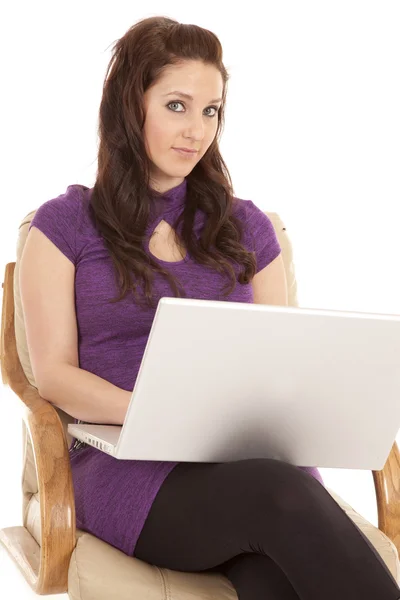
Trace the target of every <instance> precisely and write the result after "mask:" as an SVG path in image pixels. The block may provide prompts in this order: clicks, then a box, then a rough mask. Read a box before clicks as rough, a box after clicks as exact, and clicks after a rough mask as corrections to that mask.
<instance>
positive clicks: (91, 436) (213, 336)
mask: <svg viewBox="0 0 400 600" xmlns="http://www.w3.org/2000/svg"><path fill="white" fill-rule="evenodd" d="M399 429H400V316H398V315H385V314H368V313H357V312H345V311H333V310H320V309H305V308H295V307H282V306H270V305H260V304H247V303H242V302H225V301H211V300H196V299H186V298H169V297H164V298H161V300H160V301H159V303H158V307H157V310H156V314H155V317H154V320H153V324H152V328H151V331H150V335H149V338H148V342H147V345H146V348H145V352H144V355H143V359H142V363H141V366H140V369H139V373H138V376H137V379H136V383H135V387H134V390H133V392H132V397H131V401H130V404H129V407H128V410H127V414H126V418H125V421H124V424H123V426H115V425H84V424H76V425H69V426H68V430H69V433H70V434H71V435H73V436H74V437H76V438H78V439H79V440H82V441H84V442H86V443H87V444H91V445H92V446H95V447H96V448H98V449H99V451H103V452H107V453H109V454H111V455H112V456H114V457H115V458H118V459H132V460H154V461H157V460H161V461H178V462H205V463H207V462H229V461H234V460H241V459H247V458H275V459H278V460H283V461H286V462H289V463H291V464H294V465H297V466H310V467H311V466H314V467H332V468H347V469H368V470H380V469H382V468H383V466H384V464H385V462H386V459H387V457H388V455H389V453H390V450H391V447H392V445H393V443H394V441H395V439H396V435H397V433H398V431H399Z"/></svg>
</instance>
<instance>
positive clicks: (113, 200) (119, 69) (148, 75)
mask: <svg viewBox="0 0 400 600" xmlns="http://www.w3.org/2000/svg"><path fill="white" fill-rule="evenodd" d="M185 60H201V61H203V62H204V63H205V64H210V65H214V66H215V67H216V68H217V69H218V70H219V71H220V73H221V76H222V80H223V100H222V104H221V108H220V111H219V117H218V119H219V120H218V129H217V134H216V136H215V138H214V141H213V142H212V144H211V145H210V147H209V148H208V151H207V152H206V153H205V154H204V156H203V157H202V159H201V160H200V161H199V162H198V163H197V164H196V165H195V167H194V168H193V170H192V171H191V172H190V174H189V175H187V177H186V181H187V189H186V199H185V206H184V209H183V211H182V213H181V215H180V216H179V218H178V219H177V220H176V222H175V225H174V230H175V239H176V242H177V244H178V245H180V246H182V242H183V244H184V247H185V248H186V249H187V250H188V252H189V253H190V255H191V257H192V258H193V260H194V261H195V262H197V263H199V264H203V265H208V266H210V267H212V268H214V269H216V270H217V271H218V272H220V273H223V272H224V271H225V272H227V273H228V274H229V275H230V277H231V281H232V285H231V286H230V288H229V289H228V290H227V291H226V292H225V293H226V295H228V294H230V293H231V292H232V291H233V290H234V288H235V286H236V281H239V283H241V284H246V283H249V282H250V281H251V279H252V278H253V276H254V274H255V271H256V258H255V254H254V252H248V251H247V250H246V249H245V248H244V247H243V246H242V245H241V240H242V234H243V228H242V223H241V221H240V220H239V219H238V218H236V217H235V216H234V215H233V214H232V213H233V211H232V208H233V205H234V200H235V198H234V195H233V187H232V181H231V177H230V175H229V172H228V169H227V167H226V165H225V163H224V161H223V159H222V156H221V154H220V152H219V147H218V138H219V136H220V133H221V130H222V128H223V125H224V108H225V103H226V92H227V82H228V79H229V75H228V72H227V70H226V69H225V67H224V65H223V62H222V47H221V43H220V41H219V40H218V38H217V37H216V35H215V34H214V33H212V32H211V31H208V30H207V29H203V28H201V27H199V26H197V25H191V24H181V23H179V22H177V21H175V20H173V19H170V18H167V17H151V18H147V19H143V20H141V21H139V22H137V23H136V24H135V25H133V26H132V27H131V28H130V29H129V30H128V31H127V32H126V34H125V35H124V36H123V37H122V38H121V39H119V40H118V41H117V42H116V43H115V45H114V52H113V55H112V58H111V60H110V63H109V65H108V68H107V72H106V77H105V81H104V85H103V95H102V100H101V104H100V110H99V126H98V135H99V138H100V144H99V151H98V169H97V176H96V182H95V185H94V187H93V191H92V195H91V201H90V212H91V216H92V219H93V221H94V223H95V226H96V228H97V230H98V231H99V232H100V234H101V236H102V237H103V239H104V243H105V245H106V247H107V249H108V251H109V253H110V255H111V258H112V261H113V264H114V267H115V275H116V281H117V283H118V284H119V287H120V292H121V293H120V296H119V297H118V298H115V299H113V300H111V302H112V303H113V302H119V301H120V300H122V299H123V298H124V297H125V296H126V294H127V293H128V291H129V290H132V291H133V293H134V295H135V297H136V299H138V298H137V296H136V284H135V280H139V279H142V281H143V282H144V284H145V297H146V298H147V304H148V305H149V306H152V307H154V306H155V304H154V299H153V298H152V285H151V284H152V282H153V278H154V272H159V273H161V274H162V275H163V276H164V277H166V278H167V279H168V281H169V282H170V284H171V286H172V288H173V290H174V293H175V294H176V295H178V296H181V293H180V291H179V289H178V287H177V285H176V282H175V279H174V278H173V277H172V275H171V274H170V273H169V272H168V271H167V270H164V269H163V268H162V267H161V266H160V265H159V264H158V263H157V262H155V261H154V260H153V258H152V257H151V256H149V255H148V254H147V253H146V252H145V250H144V245H143V243H144V241H145V237H146V236H145V230H146V227H147V225H148V219H149V216H150V209H151V204H150V203H151V196H153V197H154V191H153V190H151V188H150V187H149V182H150V165H151V162H150V160H149V158H148V156H147V152H146V150H145V142H144V140H143V134H142V128H143V125H144V121H145V114H144V109H143V94H144V93H145V91H146V90H147V89H148V88H149V87H150V86H151V85H152V84H154V83H155V82H156V81H157V79H158V78H159V77H160V76H161V74H162V73H163V70H164V69H165V68H166V67H167V66H169V65H176V64H179V63H182V61H185ZM198 209H201V210H203V212H204V213H205V214H206V220H205V225H204V228H203V230H202V233H201V236H200V239H199V241H197V240H195V239H194V237H195V236H193V235H192V231H193V224H194V218H195V214H196V212H197V210H198ZM181 222H183V225H182V235H181V240H180V239H179V235H178V233H177V228H178V226H179V224H180V223H181ZM228 258H230V259H233V260H234V261H236V263H237V264H238V265H239V266H241V267H243V271H241V272H240V273H239V275H238V279H236V277H237V276H236V274H235V271H234V269H233V268H232V265H231V264H230V263H229V261H228V260H227V259H228ZM131 272H133V274H134V278H133V280H132V279H131ZM225 289H226V288H225ZM180 290H181V292H182V295H183V296H185V292H184V290H183V289H182V288H180Z"/></svg>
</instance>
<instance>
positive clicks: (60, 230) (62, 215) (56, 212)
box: [29, 186, 81, 265]
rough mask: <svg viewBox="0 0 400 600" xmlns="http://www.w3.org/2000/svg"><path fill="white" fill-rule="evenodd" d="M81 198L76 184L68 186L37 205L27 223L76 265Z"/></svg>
mask: <svg viewBox="0 0 400 600" xmlns="http://www.w3.org/2000/svg"><path fill="white" fill-rule="evenodd" d="M80 205H81V198H80V194H79V190H78V189H77V186H69V187H68V188H67V191H66V192H65V193H64V194H61V195H60V196H57V198H53V199H51V200H47V202H45V203H44V204H42V205H41V206H39V208H38V209H37V211H36V213H35V214H34V216H33V219H32V221H31V223H30V225H29V229H31V227H33V226H34V227H37V229H40V231H41V232H42V233H44V235H45V236H46V237H47V238H48V239H49V240H50V241H51V242H53V244H54V245H55V246H57V248H58V249H59V250H60V251H61V252H62V253H63V254H64V255H65V256H66V257H67V258H68V259H69V260H70V261H71V262H72V263H74V264H75V265H76V261H77V248H76V232H77V226H78V218H79V211H80Z"/></svg>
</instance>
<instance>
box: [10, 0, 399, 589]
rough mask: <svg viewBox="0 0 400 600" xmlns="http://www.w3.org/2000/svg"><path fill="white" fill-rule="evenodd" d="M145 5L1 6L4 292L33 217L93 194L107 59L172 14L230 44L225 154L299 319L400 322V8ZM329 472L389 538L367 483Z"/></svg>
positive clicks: (368, 479)
mask: <svg viewBox="0 0 400 600" xmlns="http://www.w3.org/2000/svg"><path fill="white" fill-rule="evenodd" d="M137 6H138V5H137V3H134V2H130V1H129V2H128V1H118V0H114V1H113V2H93V1H86V2H82V0H81V1H80V2H77V1H76V0H75V1H73V2H72V1H69V2H68V3H65V4H62V3H61V2H52V3H50V2H44V1H36V2H27V1H25V2H17V1H16V0H14V1H13V2H12V3H11V2H10V0H9V1H8V2H7V3H4V4H2V8H1V14H0V23H1V30H0V43H1V56H2V58H3V60H2V65H1V72H2V85H1V88H2V93H1V96H0V98H1V100H0V102H1V113H0V115H1V131H2V134H1V146H0V147H1V166H2V177H1V179H2V190H3V191H2V197H1V208H0V210H1V213H0V214H1V218H0V269H1V280H2V277H3V273H4V267H5V264H6V263H7V262H12V261H15V258H16V256H15V251H16V250H15V247H16V240H17V230H18V225H19V223H20V221H21V220H22V219H23V217H24V216H25V215H26V214H27V213H28V212H30V211H31V210H34V209H36V208H38V206H40V204H42V203H43V202H45V201H46V200H48V199H50V198H54V197H56V196H58V195H59V194H61V193H63V192H64V191H65V190H66V188H67V186H68V185H71V184H73V183H82V184H84V185H87V186H92V185H93V183H94V177H95V171H96V152H97V133H96V128H97V117H98V108H99V103H100V99H101V91H102V85H103V80H104V76H105V70H106V66H107V64H108V61H109V59H110V56H111V46H112V44H113V43H114V42H115V41H116V40H117V39H118V38H120V37H122V36H123V34H124V33H125V32H126V30H127V29H128V28H129V27H131V25H133V24H134V23H135V22H136V21H137V20H139V19H142V18H144V17H148V16H153V15H157V14H160V15H165V16H168V17H172V18H175V19H177V20H178V21H181V22H184V23H195V24H197V25H200V26H202V27H205V28H207V29H210V30H212V31H213V32H214V33H216V35H217V36H218V37H219V39H220V41H221V43H222V46H223V49H224V62H225V65H226V67H227V68H228V70H229V72H230V75H231V80H230V82H229V88H228V103H227V111H226V125H225V131H224V133H223V137H222V142H221V151H222V155H223V157H224V159H225V161H226V163H227V165H228V168H229V170H230V173H231V175H232V178H233V183H234V188H235V194H236V195H237V196H239V197H240V198H243V199H252V200H253V201H254V202H255V203H256V204H257V205H258V206H259V207H260V208H261V209H262V210H269V211H275V212H277V213H278V214H279V215H280V216H281V218H282V219H283V221H284V222H285V224H286V227H287V231H288V234H289V237H290V239H291V241H292V243H293V249H294V262H295V268H296V275H297V281H298V296H299V304H300V306H303V307H317V308H330V309H339V310H356V311H363V312H381V313H395V314H396V313H399V312H400V311H399V307H400V284H399V277H398V257H399V253H400V241H399V236H398V217H399V212H400V210H399V191H400V180H399V164H400V163H399V161H400V145H399V140H400V111H399V106H400V86H399V62H400V36H399V34H398V32H399V31H400V7H399V4H398V2H395V1H380V2H371V1H366V0H363V1H362V2H361V1H354V0H345V1H343V0H340V1H339V0H336V1H335V2H327V1H323V2H321V1H313V2H311V1H302V2H296V1H286V2H267V1H264V2H261V3H259V2H258V0H257V2H256V1H247V2H246V3H244V4H243V3H238V4H237V5H235V3H231V2H228V1H227V2H223V1H214V2H208V3H206V2H202V3H198V4H193V3H188V2H182V1H180V0H175V2H173V3H170V4H168V5H167V3H166V2H165V0H164V1H163V2H161V1H158V2H157V1H155V0H148V2H146V8H147V9H148V11H144V10H140V9H138V8H137ZM168 7H169V8H170V10H169V11H167V10H166V9H167V8H168ZM399 401H400V398H399ZM1 410H2V413H1V414H2V416H3V419H2V423H3V427H2V435H1V439H2V452H1V454H0V475H1V481H2V486H1V490H2V491H1V494H0V527H4V526H9V525H17V524H20V522H21V493H20V478H21V460H22V454H21V423H20V418H19V414H18V412H17V411H16V409H15V402H14V401H13V400H12V398H11V396H10V395H9V393H8V392H7V391H6V389H5V388H1ZM321 473H322V476H323V477H324V480H325V483H326V484H327V485H328V487H331V488H333V489H334V490H335V491H336V492H337V493H338V494H339V495H341V496H342V497H343V498H344V499H346V500H347V501H348V502H349V503H350V504H352V505H353V507H354V508H355V509H356V510H358V511H359V512H360V513H361V514H363V515H364V516H365V517H366V518H367V519H368V520H370V521H371V522H372V523H373V524H375V525H376V524H377V515H376V507H375V497H374V489H373V483H372V475H371V473H370V472H367V471H353V470H335V469H321ZM0 559H1V560H0V581H2V582H3V583H0V590H1V591H0V595H1V597H2V598H14V597H16V596H17V595H18V597H21V598H23V597H25V598H30V597H31V594H30V592H29V591H28V589H27V588H26V587H25V586H24V584H23V583H21V577H20V576H19V575H18V574H16V576H15V578H12V574H13V573H14V567H13V566H11V561H9V560H8V558H7V557H6V556H5V555H4V552H3V551H2V552H1V553H0ZM15 573H16V571H15ZM10 586H13V587H12V589H13V591H11V587H10ZM14 586H15V587H14ZM6 589H7V590H8V591H7V592H6ZM17 590H18V594H17Z"/></svg>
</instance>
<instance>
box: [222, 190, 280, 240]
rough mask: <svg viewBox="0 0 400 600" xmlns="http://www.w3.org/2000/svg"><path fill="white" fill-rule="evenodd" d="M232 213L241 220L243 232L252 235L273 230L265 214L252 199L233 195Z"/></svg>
mask: <svg viewBox="0 0 400 600" xmlns="http://www.w3.org/2000/svg"><path fill="white" fill-rule="evenodd" d="M232 214H234V215H235V216H236V217H237V218H238V219H240V220H241V221H242V222H243V225H244V226H245V228H244V229H245V233H247V234H249V235H251V236H254V235H258V234H259V233H263V232H264V234H265V233H266V232H270V233H271V234H272V233H273V232H274V226H273V223H272V221H271V219H270V218H269V216H268V215H267V214H266V211H263V210H262V209H261V208H259V206H257V204H255V203H254V202H253V200H243V199H241V198H236V197H234V201H233V206H232Z"/></svg>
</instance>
